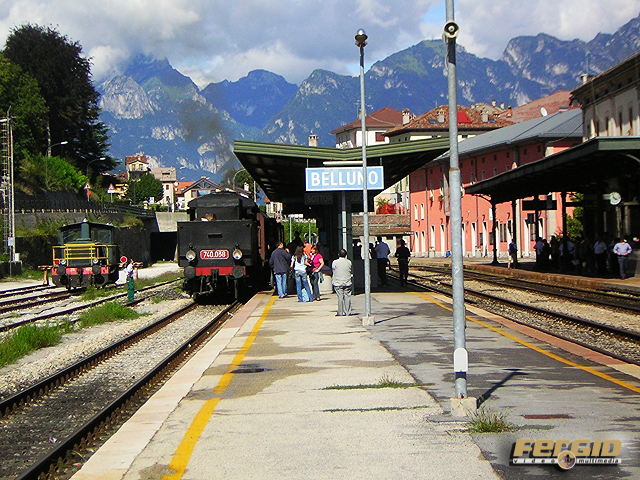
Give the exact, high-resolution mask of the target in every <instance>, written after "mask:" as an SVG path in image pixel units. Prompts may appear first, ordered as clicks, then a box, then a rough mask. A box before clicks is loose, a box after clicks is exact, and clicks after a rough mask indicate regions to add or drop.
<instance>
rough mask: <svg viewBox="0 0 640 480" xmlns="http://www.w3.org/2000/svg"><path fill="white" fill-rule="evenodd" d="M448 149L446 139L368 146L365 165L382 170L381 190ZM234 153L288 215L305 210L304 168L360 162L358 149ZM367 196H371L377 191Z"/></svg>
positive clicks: (264, 146) (248, 147)
mask: <svg viewBox="0 0 640 480" xmlns="http://www.w3.org/2000/svg"><path fill="white" fill-rule="evenodd" d="M448 149H449V138H448V137H441V138H434V139H429V140H419V141H411V142H404V143H393V144H384V145H374V146H370V147H367V165H369V166H377V165H382V166H383V167H384V188H388V187H390V186H391V185H393V184H394V183H397V182H398V181H400V180H402V179H403V178H404V177H406V176H407V175H409V174H410V173H411V172H413V171H414V170H416V169H418V168H420V167H422V166H423V165H424V164H425V163H427V162H429V161H431V160H433V159H434V158H436V157H438V156H439V155H441V154H442V153H444V152H445V151H447V150H448ZM233 152H234V153H235V155H236V157H238V160H240V163H241V164H242V166H243V167H244V168H246V169H247V171H248V172H249V174H251V176H252V177H253V178H254V180H255V181H256V182H257V183H258V184H259V185H260V188H262V190H263V191H264V192H265V194H266V195H267V197H268V198H269V200H271V201H275V202H282V203H283V204H285V206H286V208H287V210H288V212H289V213H300V212H302V210H303V208H304V194H305V168H307V167H315V168H317V167H327V166H331V162H358V161H362V149H361V148H349V149H338V148H322V147H308V146H298V145H284V144H277V143H258V142H242V141H236V142H235V143H234V147H233ZM369 193H370V195H371V196H373V195H377V194H378V193H380V192H379V191H371V192H369ZM296 209H297V210H299V211H298V212H296Z"/></svg>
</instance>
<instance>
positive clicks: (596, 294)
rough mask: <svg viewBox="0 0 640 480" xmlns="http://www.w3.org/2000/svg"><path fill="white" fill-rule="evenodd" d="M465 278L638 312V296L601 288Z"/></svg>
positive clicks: (493, 277) (483, 275)
mask: <svg viewBox="0 0 640 480" xmlns="http://www.w3.org/2000/svg"><path fill="white" fill-rule="evenodd" d="M411 269H412V270H414V273H413V275H414V276H416V277H417V276H418V275H416V274H415V271H422V272H431V273H435V274H439V275H445V276H446V277H447V278H451V274H450V273H448V272H447V270H446V269H444V268H437V267H427V266H419V267H412V268H411ZM464 277H465V279H473V280H478V281H482V282H487V283H492V284H494V285H499V286H503V287H509V288H516V289H519V290H527V291H535V292H539V293H542V294H548V295H552V296H554V297H559V298H564V299H566V300H570V301H573V302H588V303H590V304H594V305H601V306H605V307H612V308H617V309H621V310H627V311H629V312H633V313H640V298H639V297H638V296H634V295H629V294H621V293H614V292H607V291H601V290H593V289H584V288H577V287H571V286H557V285H545V284H541V283H538V282H534V281H529V280H523V279H516V278H510V277H506V276H502V275H495V274H488V273H482V272H474V271H469V270H465V272H464Z"/></svg>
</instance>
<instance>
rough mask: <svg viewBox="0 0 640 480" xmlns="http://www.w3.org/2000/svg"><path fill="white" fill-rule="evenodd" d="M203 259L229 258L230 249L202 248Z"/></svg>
mask: <svg viewBox="0 0 640 480" xmlns="http://www.w3.org/2000/svg"><path fill="white" fill-rule="evenodd" d="M200 258H201V259H202V260H226V259H227V258H229V250H200Z"/></svg>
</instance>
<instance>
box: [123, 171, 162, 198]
mask: <svg viewBox="0 0 640 480" xmlns="http://www.w3.org/2000/svg"><path fill="white" fill-rule="evenodd" d="M163 195H164V190H163V188H162V182H161V181H160V180H158V179H157V178H156V177H154V176H153V175H151V174H150V173H145V174H144V175H143V176H142V177H140V180H129V182H128V185H127V198H128V199H129V200H131V202H132V203H134V204H136V205H137V204H139V203H142V202H143V201H144V200H148V199H149V198H153V201H158V200H159V199H161V198H162V197H163Z"/></svg>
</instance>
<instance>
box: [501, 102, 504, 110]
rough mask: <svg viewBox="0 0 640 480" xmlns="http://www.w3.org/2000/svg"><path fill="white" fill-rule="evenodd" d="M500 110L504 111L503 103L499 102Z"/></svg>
mask: <svg viewBox="0 0 640 480" xmlns="http://www.w3.org/2000/svg"><path fill="white" fill-rule="evenodd" d="M500 110H504V102H500Z"/></svg>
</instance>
